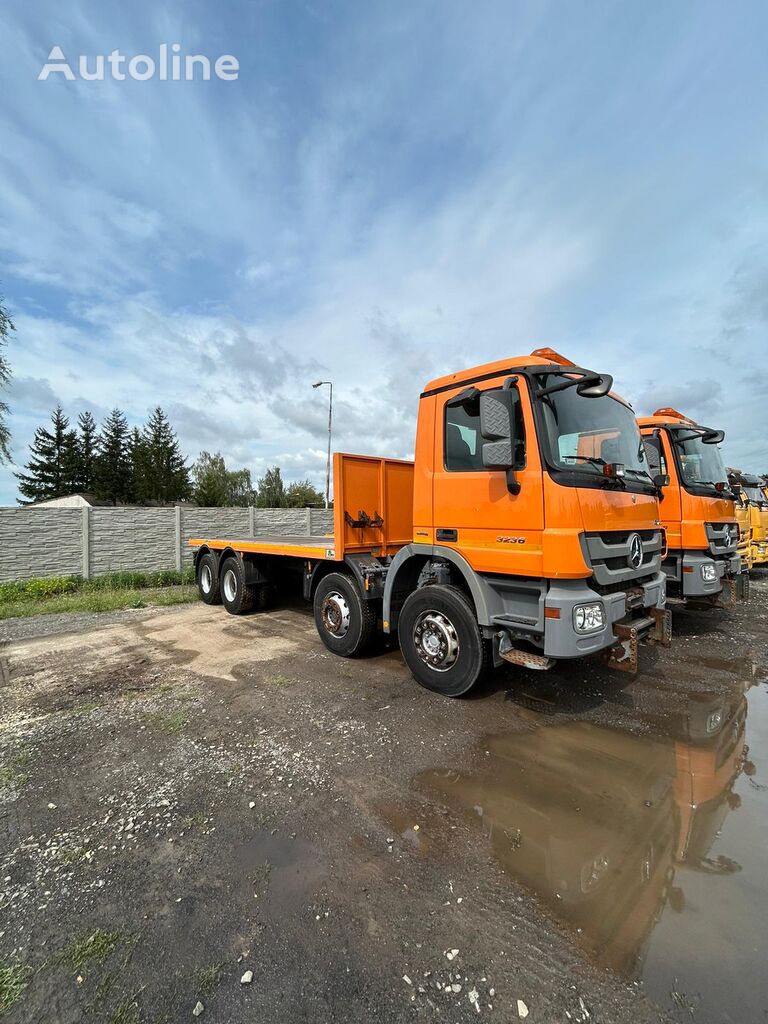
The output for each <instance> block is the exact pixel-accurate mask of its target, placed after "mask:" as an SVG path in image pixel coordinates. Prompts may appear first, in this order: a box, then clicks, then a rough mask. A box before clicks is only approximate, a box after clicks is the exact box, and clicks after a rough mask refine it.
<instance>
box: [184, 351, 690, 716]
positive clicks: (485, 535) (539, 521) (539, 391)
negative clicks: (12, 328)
mask: <svg viewBox="0 0 768 1024" xmlns="http://www.w3.org/2000/svg"><path fill="white" fill-rule="evenodd" d="M611 386H612V378H611V377H610V376H609V375H608V374H605V373H596V372H594V371H592V370H587V369H584V368H582V367H578V366H575V365H573V364H572V363H571V362H570V361H569V360H567V359H565V358H564V357H562V356H560V355H558V354H557V353H556V352H553V351H552V350H551V349H538V350H537V351H535V352H533V353H532V354H531V355H530V356H522V357H518V358H510V359H504V360H500V361H499V362H495V363H488V364H486V365H483V366H476V367H473V368H472V369H469V370H463V371H461V372H459V373H452V374H449V375H448V376H445V377H441V378H439V379H437V380H433V381H431V382H430V383H429V384H427V385H426V387H425V389H424V391H423V392H422V394H421V397H420V401H419V409H418V421H417V430H416V448H415V459H414V461H413V462H402V461H399V460H394V459H383V458H371V457H366V456H358V455H342V454H338V453H337V454H336V455H335V456H334V490H335V500H334V530H333V534H332V535H331V536H328V537H309V536H303V537H251V538H243V537H239V538H238V537H234V538H231V537H230V538H227V537H219V538H216V537H197V538H193V539H192V540H191V541H190V544H191V545H192V546H193V547H195V549H196V553H195V565H196V569H197V579H198V586H199V590H200V594H201V597H202V599H203V600H204V601H206V602H207V603H209V604H214V603H217V602H223V604H224V607H225V608H226V610H227V611H229V612H232V613H234V614H238V613H240V612H244V611H247V610H249V609H250V608H252V607H254V606H263V605H264V604H265V603H266V601H267V599H268V595H269V592H270V588H272V587H273V586H274V585H275V583H276V582H280V581H282V580H283V579H285V578H286V577H287V576H288V575H289V574H290V573H292V572H293V573H295V574H296V575H297V576H298V577H300V578H301V580H302V584H303V593H304V596H305V598H306V599H308V600H310V601H311V602H312V603H313V606H314V616H315V623H316V626H317V630H318V633H319V634H320V637H321V638H322V640H323V643H324V644H325V645H326V647H327V648H328V649H329V650H331V651H333V652H334V653H336V654H339V655H341V656H342V657H350V656H354V655H358V654H361V653H362V652H363V651H364V650H365V649H366V648H367V647H368V646H369V645H370V644H371V642H372V641H373V639H374V637H375V635H376V633H377V632H378V631H379V630H381V631H383V632H384V633H397V636H398V640H399V643H400V648H401V650H402V653H403V656H404V658H405V661H406V663H407V664H408V667H409V668H410V670H411V672H412V673H413V675H414V676H415V678H416V679H417V681H418V682H419V683H421V684H422V685H423V686H425V687H427V688H429V689H431V690H435V691H437V692H439V693H442V694H445V695H447V696H454V697H455V696H460V695H462V694H464V693H466V692H467V691H468V690H470V689H471V687H472V686H473V685H474V684H475V683H476V682H477V680H478V679H479V678H480V677H481V675H483V673H484V671H485V669H486V668H487V667H488V666H490V664H494V665H500V664H502V663H503V662H504V661H506V662H511V663H513V664H518V665H524V666H527V667H529V668H535V669H547V668H550V667H551V666H552V665H553V664H554V663H555V662H556V661H558V660H560V659H571V658H580V657H584V656H586V655H592V654H601V655H602V656H603V657H604V659H605V660H606V661H607V662H608V664H610V665H612V666H613V667H616V668H619V669H623V670H629V671H634V670H635V669H636V668H637V653H638V652H637V647H638V643H640V642H641V641H643V642H649V643H660V644H663V645H668V644H669V642H670V617H669V613H668V612H667V611H666V609H665V600H666V577H665V574H664V572H663V570H662V558H663V554H664V532H663V530H662V528H661V525H660V523H659V507H658V498H657V491H658V485H659V482H658V481H657V480H653V479H652V478H651V475H650V473H649V469H648V463H647V460H646V455H645V450H644V446H643V444H642V440H641V437H640V433H639V430H638V426H637V421H636V420H635V417H634V414H633V412H632V410H631V408H630V407H629V405H628V404H627V403H626V402H625V401H624V400H623V399H621V398H620V397H619V396H618V395H616V394H613V393H612V391H611ZM592 438H600V444H599V449H600V450H599V452H597V453H593V454H584V451H585V449H586V448H588V447H590V445H589V441H590V439H592Z"/></svg>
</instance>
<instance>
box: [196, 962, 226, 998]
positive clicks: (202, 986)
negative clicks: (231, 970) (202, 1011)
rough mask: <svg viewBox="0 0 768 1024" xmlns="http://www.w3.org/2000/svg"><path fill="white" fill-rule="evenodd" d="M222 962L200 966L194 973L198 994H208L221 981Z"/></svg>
mask: <svg viewBox="0 0 768 1024" xmlns="http://www.w3.org/2000/svg"><path fill="white" fill-rule="evenodd" d="M223 966H224V964H211V966H210V967H203V968H201V969H200V970H199V971H198V972H197V974H196V975H195V981H196V983H197V986H196V987H197V993H198V995H200V996H207V995H210V993H211V992H213V990H214V989H215V988H216V986H217V985H218V984H219V982H220V981H221V968H222V967H223Z"/></svg>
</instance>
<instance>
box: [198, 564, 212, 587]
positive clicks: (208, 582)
mask: <svg viewBox="0 0 768 1024" xmlns="http://www.w3.org/2000/svg"><path fill="white" fill-rule="evenodd" d="M200 586H201V587H202V588H203V593H204V594H210V592H211V587H213V574H212V573H211V567H210V565H204V566H203V569H202V572H201V573H200Z"/></svg>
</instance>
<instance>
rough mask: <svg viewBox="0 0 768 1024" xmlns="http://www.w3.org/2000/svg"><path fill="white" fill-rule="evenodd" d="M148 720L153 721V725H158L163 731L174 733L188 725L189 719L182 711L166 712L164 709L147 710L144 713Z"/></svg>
mask: <svg viewBox="0 0 768 1024" xmlns="http://www.w3.org/2000/svg"><path fill="white" fill-rule="evenodd" d="M144 717H145V718H146V720H147V721H148V722H152V724H153V725H156V726H158V728H160V729H162V730H163V732H167V733H170V734H171V735H173V734H174V733H177V732H181V731H182V729H184V728H185V727H186V725H187V722H188V719H187V717H186V716H185V715H184V714H183V712H181V711H172V712H170V713H166V712H164V711H147V712H146V713H145V715H144Z"/></svg>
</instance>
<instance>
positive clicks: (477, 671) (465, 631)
mask: <svg viewBox="0 0 768 1024" xmlns="http://www.w3.org/2000/svg"><path fill="white" fill-rule="evenodd" d="M397 632H398V637H399V640H400V650H401V651H402V652H403V657H404V658H405V661H406V664H407V665H408V668H409V669H410V670H411V672H412V673H413V675H414V677H415V679H416V681H417V682H418V683H421V685H422V686H425V687H426V688H427V689H428V690H434V691H435V692H436V693H442V694H444V695H445V696H446V697H461V696H463V695H464V694H465V693H468V692H469V691H470V690H471V689H472V687H473V686H474V685H475V683H476V682H478V680H479V679H480V678H481V677H482V676H483V675H484V674H485V673H486V671H487V669H488V667H489V664H490V652H489V649H488V644H487V643H486V642H485V640H484V639H483V636H482V633H481V632H480V627H479V626H478V624H477V617H476V615H475V611H474V608H473V607H472V605H471V604H470V603H469V601H468V600H467V598H466V596H465V594H464V593H463V591H461V590H459V589H458V587H450V586H443V585H442V584H432V585H430V586H426V587H422V588H421V589H420V590H416V591H414V592H413V593H412V594H409V595H408V597H407V598H406V601H405V604H404V605H403V608H402V611H401V612H400V618H399V621H398V624H397Z"/></svg>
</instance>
